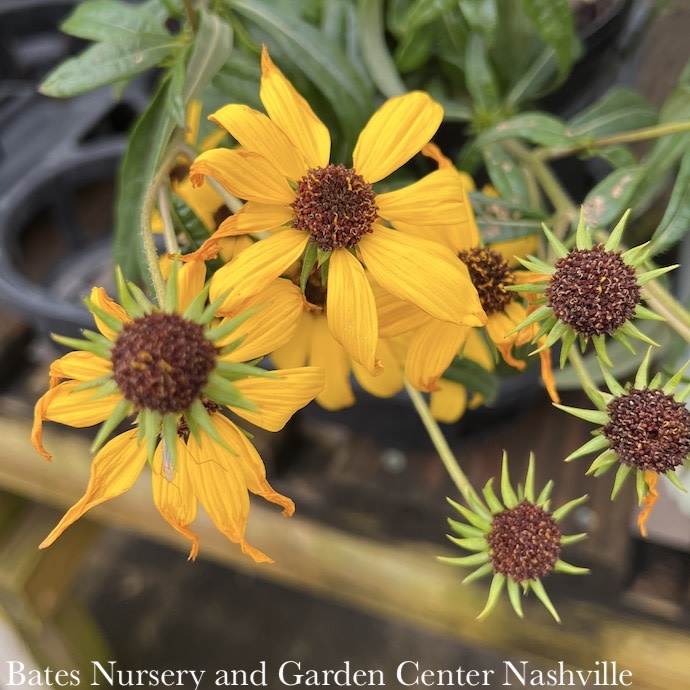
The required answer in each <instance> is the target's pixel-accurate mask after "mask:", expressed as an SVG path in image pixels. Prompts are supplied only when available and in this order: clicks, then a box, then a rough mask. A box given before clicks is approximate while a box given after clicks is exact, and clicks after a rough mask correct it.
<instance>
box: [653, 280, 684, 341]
mask: <svg viewBox="0 0 690 690" xmlns="http://www.w3.org/2000/svg"><path fill="white" fill-rule="evenodd" d="M643 290H644V296H645V298H646V299H647V303H648V304H649V306H650V307H651V308H652V309H653V310H654V311H655V312H656V313H657V314H659V316H663V317H664V318H665V319H666V322H667V323H668V325H669V326H670V327H671V328H672V329H673V330H674V331H676V333H678V335H680V336H682V337H683V338H684V339H685V341H686V342H688V343H690V314H688V312H687V310H686V309H685V307H683V305H682V304H680V303H679V302H678V301H677V300H676V299H675V298H674V297H673V295H671V294H670V293H669V292H668V291H667V290H665V289H664V288H663V287H662V286H661V285H660V284H659V282H658V281H656V280H653V281H651V282H650V283H647V284H646V285H645V286H644V288H643Z"/></svg>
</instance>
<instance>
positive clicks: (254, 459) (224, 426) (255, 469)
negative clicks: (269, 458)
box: [213, 414, 295, 517]
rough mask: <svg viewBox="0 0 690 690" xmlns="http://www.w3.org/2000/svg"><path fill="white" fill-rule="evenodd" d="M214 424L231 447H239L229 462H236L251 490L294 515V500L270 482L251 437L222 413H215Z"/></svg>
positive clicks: (288, 514) (287, 513)
mask: <svg viewBox="0 0 690 690" xmlns="http://www.w3.org/2000/svg"><path fill="white" fill-rule="evenodd" d="M213 425H214V426H215V428H216V430H217V431H218V433H219V434H220V436H221V437H222V438H223V440H224V441H225V442H226V443H227V444H228V445H229V446H230V447H231V448H235V449H237V452H238V457H236V458H235V457H233V458H231V459H230V460H229V462H232V463H234V464H235V466H236V468H237V469H238V470H239V471H240V473H241V474H242V478H243V479H244V483H245V484H246V486H247V488H248V489H249V491H251V492H252V493H253V494H256V495H257V496H262V497H263V498H265V499H266V500H267V501H270V502H271V503H275V504H276V505H279V506H281V508H282V509H283V515H285V516H287V517H289V516H290V515H292V514H293V513H294V512H295V504H294V502H293V501H292V499H290V498H288V497H287V496H283V494H280V493H278V492H277V491H276V490H275V489H274V488H273V487H272V486H271V485H270V484H269V483H268V480H267V479H266V468H265V467H264V462H263V460H262V459H261V456H260V455H259V453H258V452H257V450H256V448H254V446H253V445H252V443H251V442H250V441H249V439H248V438H247V437H246V436H245V435H244V434H243V433H242V432H241V431H240V430H239V429H238V428H237V427H236V426H235V425H234V424H233V423H232V422H231V421H230V420H229V419H227V418H226V417H223V415H221V414H216V415H213Z"/></svg>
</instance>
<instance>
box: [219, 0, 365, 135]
mask: <svg viewBox="0 0 690 690" xmlns="http://www.w3.org/2000/svg"><path fill="white" fill-rule="evenodd" d="M231 6H232V9H233V10H234V11H236V12H237V13H239V14H241V15H242V16H243V17H244V18H245V19H248V20H250V21H251V22H253V23H254V24H256V26H258V27H259V28H261V29H262V30H263V31H265V32H266V33H268V35H269V36H270V42H269V49H271V50H272V51H273V58H274V59H276V58H279V59H280V60H281V61H286V62H290V63H291V64H292V65H294V66H295V68H296V69H298V70H299V72H300V73H302V74H304V75H305V76H306V77H307V78H308V79H309V80H310V81H311V82H312V84H313V85H314V86H315V87H316V88H317V89H318V90H319V91H320V92H321V93H322V94H323V96H324V97H325V98H326V100H327V101H328V103H329V105H330V106H331V108H332V110H333V112H334V113H335V114H336V117H337V118H338V121H339V124H340V127H341V129H342V132H343V133H344V135H345V138H346V139H347V140H348V142H352V145H354V142H355V141H356V139H357V136H358V135H359V131H360V129H361V128H362V126H363V125H364V123H365V122H366V120H367V119H368V118H369V116H370V115H371V113H372V111H373V109H374V107H373V100H372V94H371V93H370V90H369V88H368V87H367V84H365V83H364V82H363V81H362V79H361V78H360V76H359V74H358V73H357V72H356V70H355V69H354V68H353V67H352V65H350V63H349V62H348V60H347V58H346V57H345V55H344V54H343V52H342V51H341V50H340V48H339V47H338V46H337V45H332V44H329V43H326V42H324V41H323V36H322V34H321V33H320V32H319V30H318V29H316V28H315V27H313V26H311V25H310V24H307V23H305V22H304V21H302V20H300V19H299V18H298V17H295V16H294V15H293V14H287V13H286V14H283V15H281V14H279V13H277V12H276V11H274V10H273V8H272V7H271V6H270V5H269V4H268V3H266V2H258V1H257V0H232V3H231ZM276 47H277V48H278V50H276Z"/></svg>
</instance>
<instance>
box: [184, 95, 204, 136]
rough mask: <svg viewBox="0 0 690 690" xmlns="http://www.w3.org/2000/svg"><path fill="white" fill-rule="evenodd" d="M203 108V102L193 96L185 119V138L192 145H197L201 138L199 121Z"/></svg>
mask: <svg viewBox="0 0 690 690" xmlns="http://www.w3.org/2000/svg"><path fill="white" fill-rule="evenodd" d="M202 110H203V103H202V102H201V101H198V100H197V99H195V98H193V99H192V100H191V101H189V104H188V105H187V113H186V115H185V121H186V124H187V127H186V131H185V133H184V140H185V142H186V143H187V144H189V145H190V146H196V142H197V140H198V138H199V123H200V121H201V111H202Z"/></svg>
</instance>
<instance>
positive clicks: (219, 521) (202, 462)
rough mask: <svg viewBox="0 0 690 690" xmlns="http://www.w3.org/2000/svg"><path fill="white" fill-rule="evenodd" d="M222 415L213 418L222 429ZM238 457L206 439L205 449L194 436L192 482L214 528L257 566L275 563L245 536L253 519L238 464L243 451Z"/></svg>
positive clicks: (190, 448)
mask: <svg viewBox="0 0 690 690" xmlns="http://www.w3.org/2000/svg"><path fill="white" fill-rule="evenodd" d="M217 418H218V415H214V417H213V418H212V420H213V423H214V426H216V428H218V421H217ZM234 450H236V452H237V456H234V455H230V454H229V453H228V451H227V449H225V448H223V447H222V446H220V445H218V444H217V443H216V442H215V441H214V440H213V439H212V438H210V437H209V436H204V437H203V440H202V445H201V446H200V445H199V443H198V442H197V441H196V439H195V438H194V437H193V436H190V438H189V441H188V456H189V460H190V461H189V466H188V471H189V478H190V480H191V483H192V488H193V490H194V493H195V494H196V496H197V497H198V499H199V502H200V503H201V505H202V506H203V507H204V510H205V511H206V512H207V513H208V516H209V517H210V518H211V520H212V521H213V524H214V525H215V526H216V527H217V528H218V530H219V531H220V532H221V533H222V534H224V535H225V536H226V537H227V538H228V539H230V541H232V542H234V543H235V544H239V545H240V548H241V549H242V553H244V554H246V555H248V556H250V557H251V558H253V559H254V560H255V561H256V562H257V563H262V562H263V563H266V562H268V563H272V560H271V559H270V558H269V557H268V556H267V555H266V554H264V553H262V552H261V551H259V550H258V549H255V548H254V547H252V546H250V545H249V544H248V543H247V540H246V539H245V537H244V532H245V530H246V528H247V518H248V517H249V493H248V491H247V485H246V482H245V481H244V477H243V476H242V473H241V471H240V470H239V467H238V464H239V463H241V462H243V460H242V458H241V456H240V454H241V453H242V451H243V448H239V447H237V448H235V449H234Z"/></svg>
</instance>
